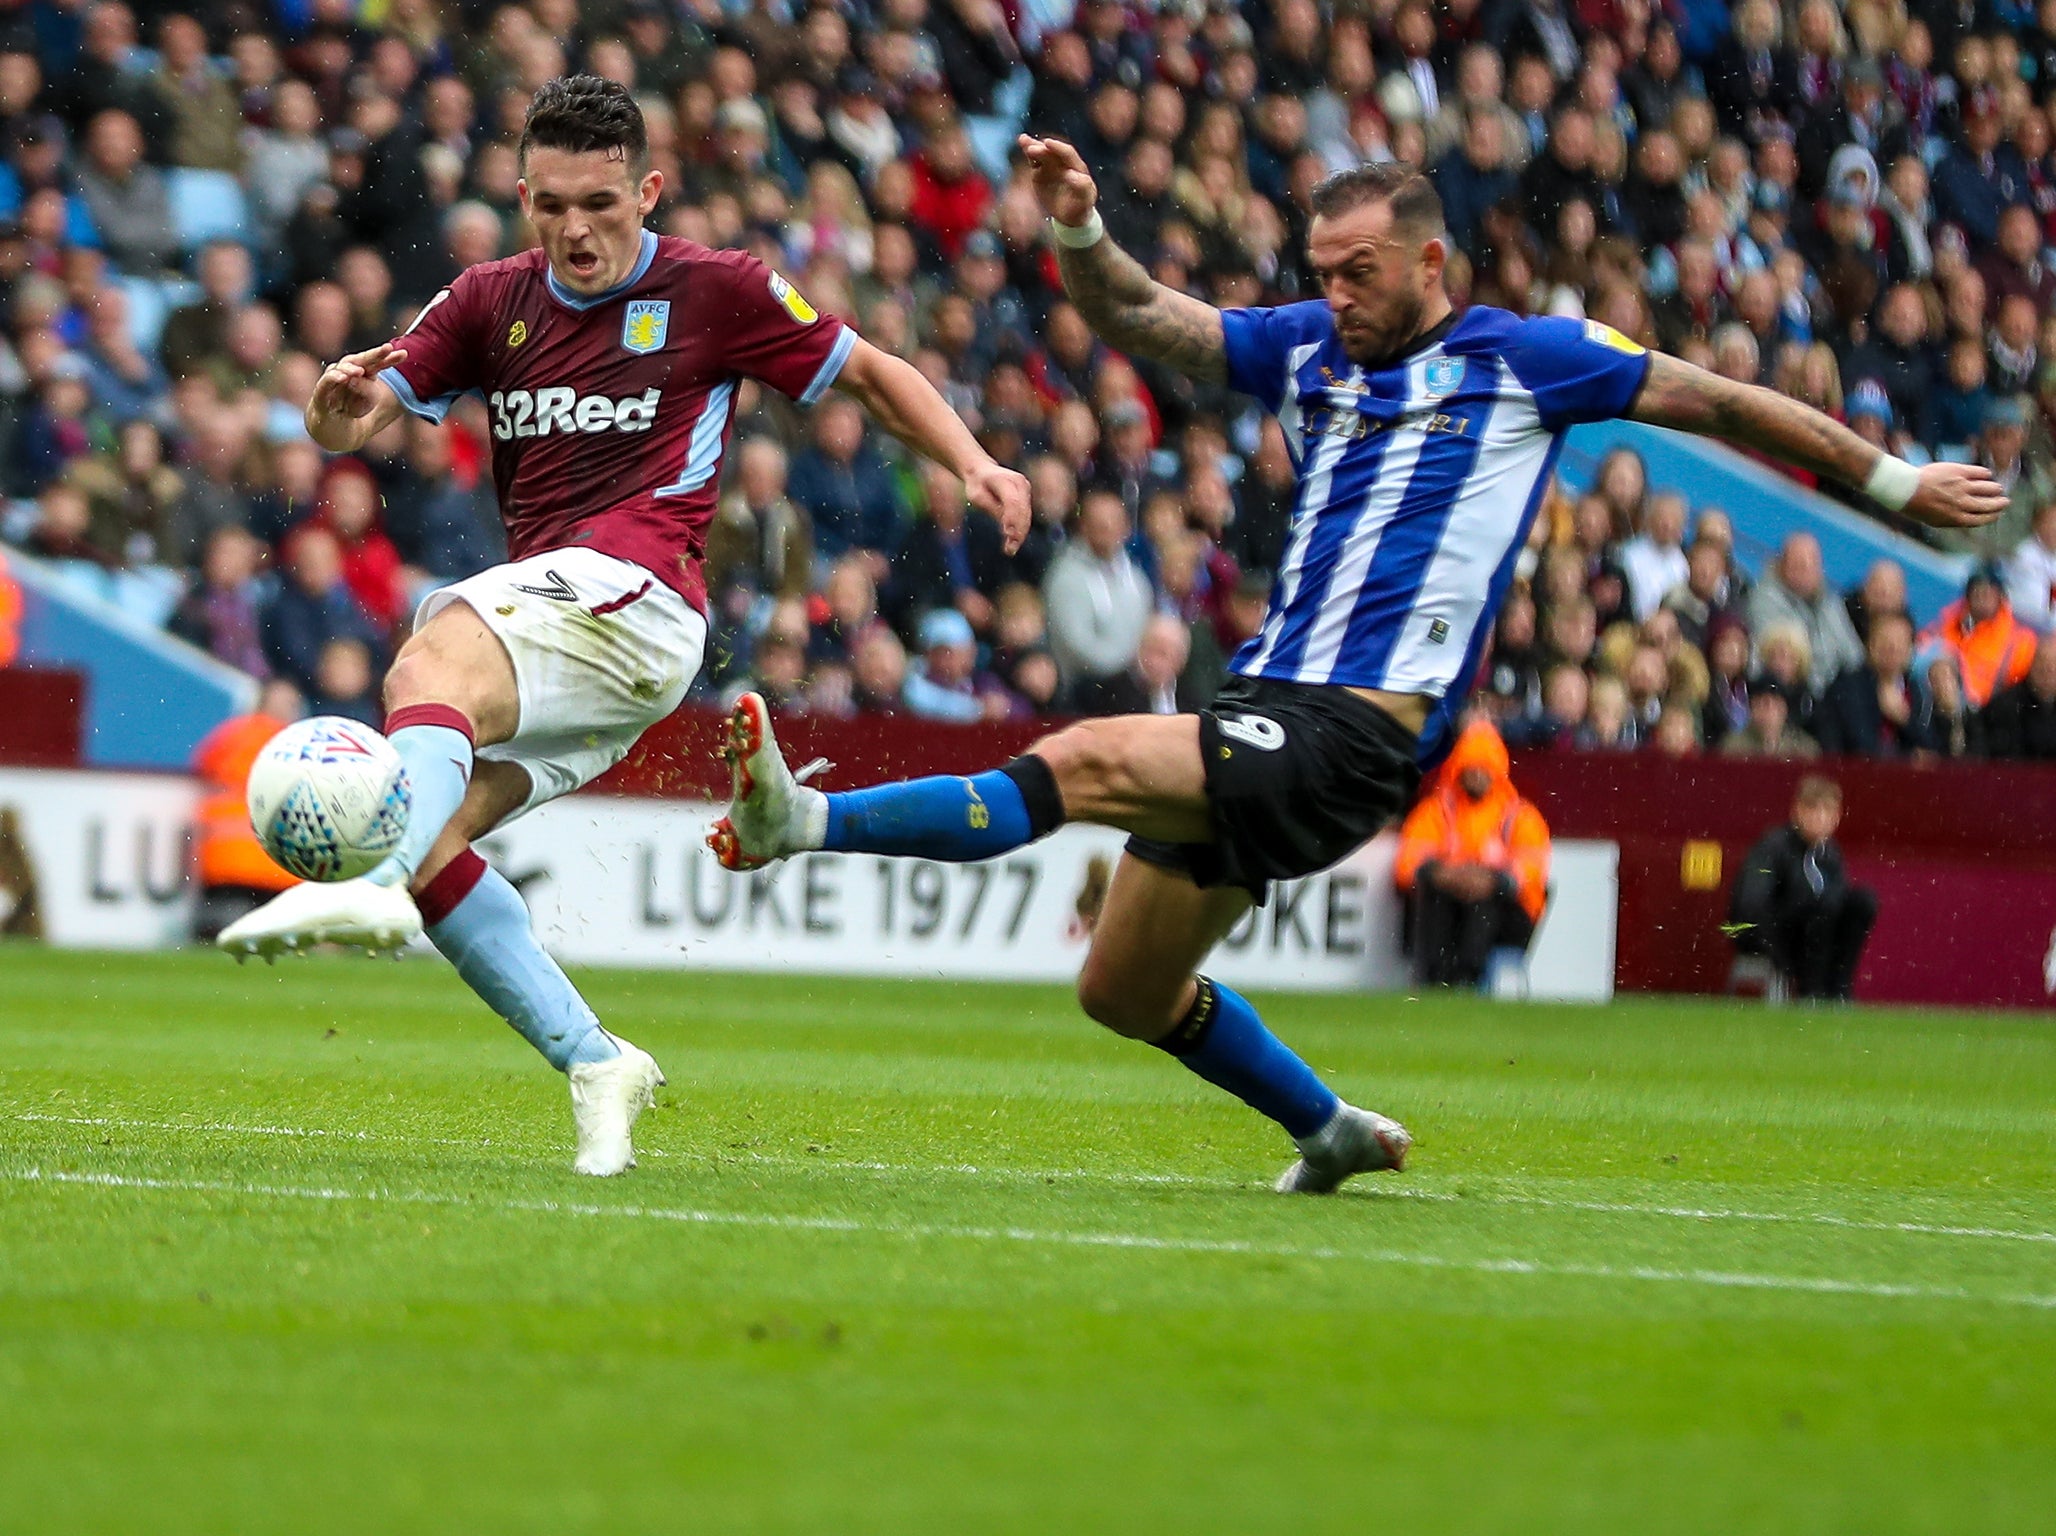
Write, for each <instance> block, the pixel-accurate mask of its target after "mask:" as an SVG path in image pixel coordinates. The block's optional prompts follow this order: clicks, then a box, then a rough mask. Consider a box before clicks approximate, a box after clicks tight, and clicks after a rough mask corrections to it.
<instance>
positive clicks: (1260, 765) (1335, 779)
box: [1128, 676, 1421, 903]
mask: <svg viewBox="0 0 2056 1536" xmlns="http://www.w3.org/2000/svg"><path fill="white" fill-rule="evenodd" d="M1415 745H1416V744H1415V739H1414V735H1413V733H1412V732H1411V731H1409V730H1407V729H1406V727H1405V726H1403V725H1401V724H1400V723H1399V722H1398V721H1397V720H1394V719H1393V718H1392V717H1391V716H1390V715H1388V714H1386V713H1385V711H1384V710H1382V709H1380V708H1378V706H1377V705H1375V704H1373V703H1371V701H1370V700H1368V699H1365V698H1360V697H1359V696H1357V695H1356V694H1353V693H1351V692H1350V691H1349V690H1348V689H1346V688H1338V687H1334V686H1330V685H1316V684H1309V683H1284V682H1275V681H1272V680H1270V679H1267V678H1252V677H1241V676H1231V677H1230V678H1229V679H1228V681H1227V683H1226V684H1225V685H1224V686H1223V687H1222V689H1221V691H1220V693H1219V695H1218V696H1217V697H1216V698H1215V699H1214V701H1213V703H1212V704H1211V705H1209V706H1208V707H1207V708H1205V709H1203V710H1201V711H1200V712H1199V749H1200V753H1201V755H1202V756H1203V758H1204V759H1205V763H1206V790H1207V800H1208V803H1209V807H1210V811H1211V814H1212V817H1213V824H1214V836H1213V840H1212V841H1211V842H1206V843H1161V842H1156V841H1154V840H1152V839H1149V838H1143V837H1131V838H1130V839H1129V840H1128V851H1129V852H1130V853H1132V854H1134V855H1135V857H1137V858H1138V859H1142V860H1144V861H1146V862H1148V863H1151V864H1155V865H1157V866H1158V867H1159V868H1162V869H1172V870H1177V871H1179V872H1180V873H1182V874H1185V875H1187V876H1189V877H1190V878H1191V880H1192V882H1193V884H1195V885H1198V886H1202V887H1206V886H1223V885H1239V886H1241V887H1242V888H1243V889H1245V890H1247V891H1249V892H1250V893H1251V894H1252V895H1253V896H1255V897H1256V899H1257V901H1258V902H1259V903H1261V902H1262V901H1263V900H1264V898H1265V895H1266V893H1267V889H1268V886H1269V882H1271V881H1273V880H1294V879H1297V878H1299V877H1300V876H1302V875H1310V874H1313V873H1315V872H1316V871H1319V870H1323V869H1326V868H1327V867H1328V866H1329V865H1331V864H1333V863H1335V862H1336V861H1337V860H1339V859H1341V858H1343V857H1345V856H1347V855H1348V854H1350V853H1353V852H1354V851H1355V850H1356V849H1357V848H1358V847H1360V846H1361V845H1363V844H1364V843H1366V842H1368V841H1370V839H1371V838H1373V837H1375V836H1376V835H1377V834H1378V833H1379V832H1380V831H1381V830H1383V828H1384V827H1385V825H1386V824H1387V823H1388V822H1391V821H1393V820H1395V819H1397V818H1398V817H1399V816H1401V815H1403V814H1404V813H1405V811H1406V808H1407V807H1408V806H1409V805H1411V804H1412V803H1413V798H1414V793H1415V791H1416V790H1417V789H1418V788H1419V787H1420V782H1421V771H1420V768H1419V766H1418V765H1417V764H1416V763H1415V760H1414V752H1415Z"/></svg>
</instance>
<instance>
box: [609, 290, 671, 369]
mask: <svg viewBox="0 0 2056 1536" xmlns="http://www.w3.org/2000/svg"><path fill="white" fill-rule="evenodd" d="M670 329H671V301H670V300H669V299H631V300H629V303H628V313H627V314H626V315H625V316H623V318H622V321H621V345H622V346H624V347H626V348H628V350H629V351H631V352H633V353H634V354H635V355H636V356H637V357H645V356H647V355H649V354H650V353H652V352H660V351H662V350H663V348H664V337H665V336H666V334H668V333H669V331H670Z"/></svg>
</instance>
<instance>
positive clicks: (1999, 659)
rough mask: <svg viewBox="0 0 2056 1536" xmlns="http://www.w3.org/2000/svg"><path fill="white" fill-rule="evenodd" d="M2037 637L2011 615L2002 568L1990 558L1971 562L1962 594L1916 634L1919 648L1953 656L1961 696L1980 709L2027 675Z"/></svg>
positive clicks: (2011, 610) (2011, 609)
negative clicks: (1960, 681)
mask: <svg viewBox="0 0 2056 1536" xmlns="http://www.w3.org/2000/svg"><path fill="white" fill-rule="evenodd" d="M2036 640H2037V636H2036V634H2035V632H2034V631H2033V630H2032V629H2030V628H2028V627H2027V625H2025V624H2023V623H2021V622H2020V621H2019V620H2018V619H2016V618H2015V617H2014V616H2013V605H2012V604H2011V603H2010V602H2008V601H2007V600H2006V573H2005V571H2004V570H2002V569H2001V568H2000V566H1999V565H1998V564H1997V562H1995V561H1990V560H1985V561H1980V562H1979V563H1978V564H1977V565H1976V566H1974V567H1972V569H1971V573H1970V579H1969V581H1967V582H1966V583H1965V584H1964V588H1963V596H1962V597H1960V598H1958V599H1957V600H1956V601H1955V602H1953V603H1951V604H1950V605H1949V606H1948V607H1946V608H1944V609H1943V610H1942V612H1941V614H1940V616H1939V617H1938V618H1937V619H1936V620H1935V622H1934V623H1933V624H1931V625H1930V626H1928V628H1927V630H1926V631H1925V632H1924V633H1923V634H1922V635H1921V643H1922V646H1923V647H1924V648H1929V647H1931V648H1933V649H1936V650H1940V651H1944V652H1947V653H1948V654H1949V655H1951V656H1953V657H1955V659H1956V670H1957V673H1958V675H1959V676H1960V677H1961V678H1962V679H1963V696H1964V697H1965V698H1966V699H1968V700H1969V701H1970V705H1971V707H1972V708H1973V709H1983V708H1984V707H1985V706H1986V705H1987V704H1989V703H1990V702H1991V701H1992V697H1993V695H1995V694H1996V693H1998V692H1999V690H2001V689H2002V688H2010V687H2011V686H2012V685H2013V684H2015V683H2017V682H2019V681H2020V680H2021V679H2022V678H2023V677H2025V676H2027V671H2028V668H2029V667H2030V666H2031V665H2032V664H2033V662H2034V656H2035V643H2036Z"/></svg>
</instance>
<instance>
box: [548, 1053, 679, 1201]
mask: <svg viewBox="0 0 2056 1536" xmlns="http://www.w3.org/2000/svg"><path fill="white" fill-rule="evenodd" d="M615 1044H617V1045H619V1046H620V1047H621V1054H620V1055H619V1056H616V1057H615V1058H614V1059H613V1060H611V1061H581V1062H579V1063H577V1064H576V1065H574V1066H573V1067H572V1068H571V1070H570V1071H569V1072H567V1073H565V1074H564V1075H565V1076H566V1077H568V1078H570V1080H571V1120H572V1123H573V1124H574V1125H576V1126H577V1127H578V1157H577V1160H576V1161H574V1162H573V1163H572V1165H571V1167H572V1171H573V1172H575V1173H583V1174H589V1175H591V1176H592V1177H593V1178H596V1179H610V1178H612V1177H613V1176H614V1175H615V1174H617V1173H622V1172H625V1171H626V1170H627V1169H630V1168H633V1167H634V1166H635V1147H634V1145H633V1144H632V1143H631V1142H630V1141H629V1133H630V1132H631V1131H633V1130H634V1129H635V1122H636V1120H637V1119H638V1118H639V1117H640V1116H641V1114H642V1112H643V1111H644V1110H646V1109H648V1108H649V1107H650V1104H651V1102H652V1101H653V1100H654V1098H655V1097H656V1091H657V1090H658V1089H659V1088H661V1087H663V1086H664V1073H663V1070H662V1069H661V1068H659V1067H658V1065H657V1062H656V1058H655V1057H653V1056H651V1055H650V1053H649V1052H648V1051H645V1050H642V1049H641V1048H639V1047H637V1046H633V1045H630V1044H629V1043H628V1042H627V1041H626V1040H623V1039H621V1038H620V1037H619V1036H616V1037H615Z"/></svg>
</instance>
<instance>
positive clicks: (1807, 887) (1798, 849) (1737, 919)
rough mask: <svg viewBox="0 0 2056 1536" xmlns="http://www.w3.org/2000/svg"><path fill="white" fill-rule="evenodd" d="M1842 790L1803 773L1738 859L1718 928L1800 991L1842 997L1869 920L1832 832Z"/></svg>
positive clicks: (1868, 906)
mask: <svg viewBox="0 0 2056 1536" xmlns="http://www.w3.org/2000/svg"><path fill="white" fill-rule="evenodd" d="M1841 824H1842V791H1841V788H1840V786H1838V785H1837V784H1836V783H1835V782H1834V781H1833V780H1832V779H1826V778H1822V777H1821V776H1820V775H1818V774H1808V775H1807V776H1806V777H1805V778H1803V779H1801V780H1800V781H1799V788H1798V792H1797V793H1796V794H1795V795H1794V796H1793V800H1792V814H1791V817H1790V819H1789V820H1788V821H1786V822H1785V823H1784V824H1783V825H1782V826H1776V827H1773V828H1771V829H1770V831H1768V832H1766V833H1765V834H1764V835H1763V837H1762V838H1761V839H1760V840H1759V841H1758V842H1757V843H1756V845H1755V846H1754V847H1753V848H1751V849H1750V850H1749V852H1748V854H1747V856H1746V857H1744V859H1743V860H1742V867H1741V869H1740V871H1739V872H1738V873H1737V875H1736V877H1735V886H1734V890H1733V893H1732V894H1731V897H1730V900H1729V909H1728V924H1727V928H1726V930H1725V931H1726V932H1727V933H1728V935H1729V936H1730V937H1731V938H1732V939H1733V940H1734V944H1735V948H1736V949H1737V950H1739V951H1740V952H1741V953H1743V954H1745V955H1761V956H1764V957H1766V958H1768V959H1769V960H1770V961H1771V962H1772V963H1773V964H1774V965H1776V967H1777V968H1778V970H1779V972H1780V973H1782V974H1783V975H1785V976H1788V977H1790V978H1791V981H1792V989H1793V991H1794V993H1795V994H1796V995H1798V996H1799V997H1802V998H1810V999H1819V1000H1823V1001H1838V1002H1846V1001H1848V1000H1849V998H1850V996H1851V994H1852V992H1853V990H1854V987H1855V981H1856V969H1857V966H1858V964H1859V963H1860V962H1861V961H1862V958H1863V947H1864V945H1865V943H1866V942H1868V940H1869V938H1870V930H1871V928H1872V926H1873V925H1874V924H1875V923H1876V922H1877V911H1878V904H1877V897H1876V896H1875V895H1873V894H1872V893H1871V892H1870V891H1868V890H1866V889H1865V888H1864V887H1862V886H1859V885H1854V884H1852V883H1851V882H1850V880H1849V876H1848V870H1847V867H1846V865H1845V864H1844V861H1843V858H1842V850H1841V846H1840V845H1839V844H1838V843H1836V841H1835V833H1836V831H1837V830H1838V829H1839V828H1840V826H1841Z"/></svg>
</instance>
